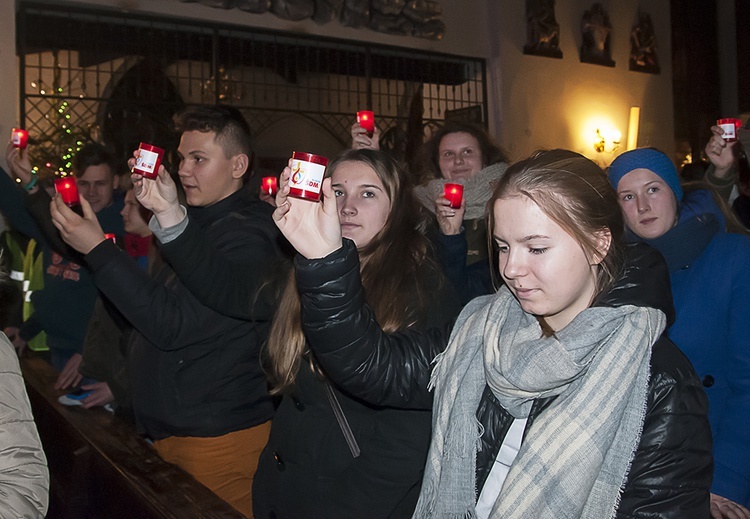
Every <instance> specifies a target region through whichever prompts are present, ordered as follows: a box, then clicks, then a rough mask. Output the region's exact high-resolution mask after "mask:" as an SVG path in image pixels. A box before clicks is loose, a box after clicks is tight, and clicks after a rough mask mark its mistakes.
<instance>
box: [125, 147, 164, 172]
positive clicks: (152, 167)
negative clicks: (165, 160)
mask: <svg viewBox="0 0 750 519" xmlns="http://www.w3.org/2000/svg"><path fill="white" fill-rule="evenodd" d="M138 151H139V153H138V158H137V159H136V161H135V166H134V167H133V173H138V174H139V175H143V176H144V177H146V178H150V179H152V180H153V179H155V178H156V177H157V176H159V166H160V165H161V159H162V157H163V156H164V150H163V149H161V148H157V147H156V146H154V145H152V144H148V143H145V142H142V143H140V145H139V146H138Z"/></svg>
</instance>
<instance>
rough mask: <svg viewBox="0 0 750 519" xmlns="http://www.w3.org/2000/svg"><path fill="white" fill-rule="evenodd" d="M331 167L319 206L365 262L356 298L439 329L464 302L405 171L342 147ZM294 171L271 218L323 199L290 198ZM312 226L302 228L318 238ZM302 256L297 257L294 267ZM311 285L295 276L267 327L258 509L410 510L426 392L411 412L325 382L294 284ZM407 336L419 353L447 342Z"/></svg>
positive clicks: (394, 326)
mask: <svg viewBox="0 0 750 519" xmlns="http://www.w3.org/2000/svg"><path fill="white" fill-rule="evenodd" d="M326 175H328V179H327V180H326V181H325V186H327V188H326V189H325V190H324V192H323V196H324V199H323V202H322V205H323V206H324V207H325V210H326V213H325V215H326V216H330V218H331V219H332V220H334V221H335V229H334V230H333V232H334V233H335V234H337V235H338V236H343V237H344V238H346V240H345V249H346V250H347V251H348V252H349V253H350V254H351V255H352V256H353V257H354V258H358V259H359V262H357V261H355V262H350V264H351V268H355V269H356V270H357V274H358V276H357V279H358V280H359V273H360V271H361V279H362V285H361V286H360V287H359V290H358V297H359V298H361V299H362V300H363V301H365V300H366V301H367V303H368V304H369V306H368V308H372V311H373V314H371V315H373V316H374V318H376V319H377V322H378V323H379V324H380V325H382V327H383V328H384V329H385V330H387V331H388V332H392V333H399V332H403V331H404V330H421V331H424V330H427V329H431V328H434V329H439V330H444V329H446V327H447V326H449V325H450V323H451V322H452V321H453V319H455V317H456V315H457V314H458V311H459V306H458V305H457V303H456V296H455V294H454V293H453V292H452V290H450V288H449V286H450V285H449V284H448V283H447V282H445V281H444V280H443V279H442V275H441V274H440V270H439V268H438V267H437V265H436V264H435V262H434V261H433V260H432V259H430V255H429V247H428V243H427V240H426V238H425V237H424V235H423V234H422V233H421V232H420V230H419V224H420V209H419V204H417V203H416V202H415V201H414V199H413V193H412V190H411V187H410V186H409V184H408V177H407V176H406V174H405V173H404V171H403V170H401V169H400V167H399V166H398V165H397V164H396V162H395V161H393V160H392V159H390V158H389V157H388V156H387V155H386V154H384V153H382V152H379V151H375V150H349V151H347V152H345V153H344V154H343V155H341V156H340V157H339V158H338V159H337V160H336V161H334V162H333V163H332V164H331V165H330V166H329V168H328V170H327V172H326ZM289 177H290V169H289V168H286V169H285V170H284V172H283V174H282V177H281V188H280V192H279V195H278V196H277V203H279V204H280V207H279V208H278V209H277V211H276V213H275V215H276V216H275V218H282V217H283V216H282V215H284V214H285V213H286V212H287V211H288V209H289V206H290V204H291V205H293V206H295V208H297V207H298V206H304V207H307V208H317V207H320V206H321V204H320V203H315V202H310V201H307V200H299V199H291V198H287V195H288V193H289V185H288V182H289ZM311 231H312V232H313V234H311V235H310V236H308V238H310V239H312V240H317V239H318V238H317V237H316V236H315V235H314V233H315V229H311ZM300 232H304V231H302V230H300ZM321 239H322V237H321ZM340 239H341V238H339V240H340ZM307 263H308V261H307V260H305V259H304V258H301V257H298V258H297V261H296V268H298V269H299V268H304V267H305V266H306V265H307ZM360 265H361V269H360ZM308 283H312V284H317V281H316V280H315V276H310V277H304V278H301V277H299V276H298V277H297V279H296V282H295V280H294V278H292V279H291V281H290V283H289V284H288V286H287V287H286V290H285V292H284V294H283V296H282V299H281V301H280V304H279V310H278V313H277V315H276V317H275V319H274V323H273V325H272V329H271V332H270V335H269V340H268V357H269V366H268V373H269V375H270V379H271V382H272V386H273V388H274V392H275V393H276V394H280V395H282V396H283V397H282V400H281V403H280V406H279V408H278V410H277V412H276V415H275V416H274V420H273V424H272V426H271V434H270V438H269V441H268V445H267V446H266V448H265V450H264V451H263V454H262V456H261V460H260V463H259V466H258V471H257V473H256V475H255V483H254V486H253V498H254V505H253V510H254V514H255V517H256V519H258V518H264V519H265V518H269V517H277V518H279V519H282V518H294V517H300V518H307V517H326V518H339V517H340V518H350V517H409V516H411V514H412V512H413V511H414V506H415V504H416V500H417V495H418V493H419V486H420V481H421V478H422V469H423V467H424V461H425V456H426V454H427V447H428V443H429V437H430V412H429V409H430V403H429V400H426V401H423V402H422V404H421V405H416V406H412V408H411V409H409V410H403V409H397V408H393V407H382V406H379V405H370V404H367V403H365V402H363V401H361V400H359V399H357V398H353V397H352V396H351V395H350V394H349V393H347V392H345V391H342V390H341V388H340V387H339V386H338V385H336V384H333V383H331V382H330V381H329V380H328V377H327V376H326V373H325V370H323V369H321V368H320V366H319V365H318V363H317V360H316V359H315V356H314V355H313V354H312V351H311V348H313V347H314V343H315V342H316V337H315V334H314V333H311V331H310V330H303V328H302V324H301V316H300V299H299V295H298V286H297V285H298V284H303V285H307V284H308ZM343 288H344V287H343V286H339V287H338V288H336V289H335V290H340V289H343ZM339 317H341V318H342V319H344V320H346V319H347V317H346V316H343V315H341V316H339ZM368 336H369V334H368V333H365V334H364V335H363V336H362V337H361V338H360V340H362V341H367V340H368ZM334 342H335V341H334ZM406 342H407V341H406V340H405V341H404V344H403V346H404V347H410V348H414V350H413V351H414V354H415V355H417V356H419V357H420V358H421V359H422V361H423V362H425V363H428V362H429V360H430V359H432V358H433V357H434V356H435V354H436V353H437V352H438V351H439V350H438V349H436V348H438V347H439V345H440V344H441V343H443V344H444V340H443V341H442V342H438V343H437V344H424V345H418V344H413V345H412V344H410V345H409V346H407V345H406ZM329 346H332V344H330V345H329ZM341 360H342V361H343V362H346V361H345V359H341ZM427 376H428V375H427V374H426V373H423V374H422V378H421V379H420V378H419V377H416V376H415V377H413V376H411V374H399V375H398V376H397V377H396V378H393V379H391V380H390V382H389V384H392V386H393V387H394V389H395V388H401V389H403V391H404V392H410V391H411V390H412V386H414V385H418V384H421V385H426V383H427Z"/></svg>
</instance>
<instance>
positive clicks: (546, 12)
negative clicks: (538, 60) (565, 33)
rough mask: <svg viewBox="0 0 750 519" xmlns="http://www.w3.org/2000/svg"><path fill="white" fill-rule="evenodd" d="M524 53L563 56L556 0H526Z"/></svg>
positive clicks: (549, 56) (550, 56)
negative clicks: (556, 15)
mask: <svg viewBox="0 0 750 519" xmlns="http://www.w3.org/2000/svg"><path fill="white" fill-rule="evenodd" d="M523 53H524V54H533V55H535V56H546V57H548V58H562V51H561V50H560V24H558V23H557V20H555V0H526V45H524V46H523Z"/></svg>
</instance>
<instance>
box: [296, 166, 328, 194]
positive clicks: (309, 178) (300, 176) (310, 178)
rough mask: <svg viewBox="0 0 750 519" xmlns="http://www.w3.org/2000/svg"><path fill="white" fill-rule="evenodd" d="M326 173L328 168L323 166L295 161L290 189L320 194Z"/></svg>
mask: <svg viewBox="0 0 750 519" xmlns="http://www.w3.org/2000/svg"><path fill="white" fill-rule="evenodd" d="M325 171H326V167H325V166H323V165H322V164H316V163H314V162H307V161H305V160H298V159H293V160H292V176H291V178H290V179H289V187H291V188H297V189H301V190H303V191H311V192H313V193H320V186H321V185H322V184H323V174H324V173H325Z"/></svg>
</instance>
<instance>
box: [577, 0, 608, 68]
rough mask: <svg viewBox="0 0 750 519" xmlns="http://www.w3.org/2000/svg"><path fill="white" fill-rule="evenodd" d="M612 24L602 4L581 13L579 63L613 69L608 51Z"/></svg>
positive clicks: (596, 4)
mask: <svg viewBox="0 0 750 519" xmlns="http://www.w3.org/2000/svg"><path fill="white" fill-rule="evenodd" d="M611 32H612V24H611V23H610V22H609V15H608V14H607V11H605V10H604V7H602V4H600V3H595V4H594V5H592V6H591V9H588V10H587V11H586V12H584V13H583V18H582V19H581V35H582V37H583V42H582V43H581V61H582V62H584V63H594V64H595V65H605V66H607V67H614V66H615V62H614V61H613V60H612V55H611V53H610V49H609V37H610V33H611Z"/></svg>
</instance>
